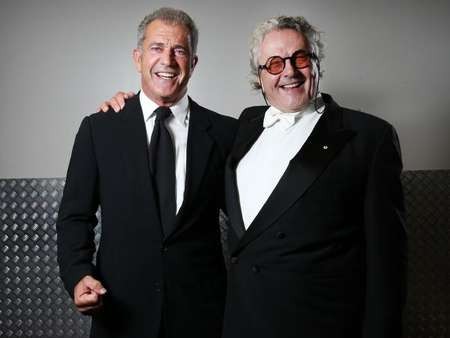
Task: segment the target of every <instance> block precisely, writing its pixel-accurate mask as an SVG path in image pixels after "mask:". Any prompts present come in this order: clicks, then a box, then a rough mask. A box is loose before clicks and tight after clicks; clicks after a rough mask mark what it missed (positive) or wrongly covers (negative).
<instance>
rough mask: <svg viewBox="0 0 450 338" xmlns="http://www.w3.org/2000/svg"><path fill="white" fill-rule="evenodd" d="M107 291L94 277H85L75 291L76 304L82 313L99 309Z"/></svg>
mask: <svg viewBox="0 0 450 338" xmlns="http://www.w3.org/2000/svg"><path fill="white" fill-rule="evenodd" d="M105 293H106V289H105V288H104V287H103V285H102V284H101V283H100V281H98V280H96V279H95V278H93V277H92V276H85V277H83V278H82V279H81V280H80V281H79V282H78V284H77V285H76V286H75V289H74V303H75V306H76V307H77V309H78V310H79V311H80V312H83V313H84V312H87V311H91V310H94V309H98V308H100V307H101V306H102V296H103V295H104V294H105Z"/></svg>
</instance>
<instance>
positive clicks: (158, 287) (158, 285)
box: [154, 282, 161, 292]
mask: <svg viewBox="0 0 450 338" xmlns="http://www.w3.org/2000/svg"><path fill="white" fill-rule="evenodd" d="M154 285H155V291H156V292H161V284H160V283H158V282H156V283H155V284H154Z"/></svg>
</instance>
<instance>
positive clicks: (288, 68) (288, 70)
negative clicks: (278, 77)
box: [282, 59, 299, 77]
mask: <svg viewBox="0 0 450 338" xmlns="http://www.w3.org/2000/svg"><path fill="white" fill-rule="evenodd" d="M298 72H299V70H298V69H297V68H295V67H294V66H293V65H292V60H291V59H287V60H285V64H284V69H283V73H282V76H285V77H289V76H293V75H294V74H297V73H298Z"/></svg>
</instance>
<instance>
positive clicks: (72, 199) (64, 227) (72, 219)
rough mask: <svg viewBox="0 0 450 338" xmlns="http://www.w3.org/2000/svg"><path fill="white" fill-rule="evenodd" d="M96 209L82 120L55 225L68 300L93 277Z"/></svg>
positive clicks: (88, 136)
mask: <svg viewBox="0 0 450 338" xmlns="http://www.w3.org/2000/svg"><path fill="white" fill-rule="evenodd" d="M98 205H99V193H98V170H97V162H96V157H95V151H94V145H93V140H92V130H91V122H90V118H89V117H86V118H85V119H84V120H83V121H82V123H81V126H80V129H79V131H78V133H77V136H76V138H75V144H74V146H73V150H72V156H71V159H70V164H69V169H68V172H67V176H66V184H65V188H64V194H63V198H62V201H61V205H60V208H59V213H58V221H57V224H56V228H57V234H58V238H57V244H58V263H59V268H60V275H61V278H62V280H63V282H64V285H65V287H66V289H67V291H68V292H69V294H70V296H71V297H72V298H73V291H74V287H75V285H76V284H77V283H78V281H79V280H80V279H81V278H83V277H84V276H86V275H95V274H94V270H95V269H94V265H93V263H92V260H93V254H94V252H95V243H94V235H95V234H94V227H95V225H96V224H97V222H98V221H97V218H96V216H95V213H96V211H97V208H98Z"/></svg>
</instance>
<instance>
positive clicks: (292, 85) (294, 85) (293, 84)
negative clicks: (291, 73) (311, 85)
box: [281, 82, 300, 88]
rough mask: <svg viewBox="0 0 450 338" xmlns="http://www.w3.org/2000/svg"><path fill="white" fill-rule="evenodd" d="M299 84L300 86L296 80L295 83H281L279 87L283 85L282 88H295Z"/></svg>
mask: <svg viewBox="0 0 450 338" xmlns="http://www.w3.org/2000/svg"><path fill="white" fill-rule="evenodd" d="M299 86H300V83H299V82H297V83H291V84H287V85H283V86H281V87H283V88H295V87H299Z"/></svg>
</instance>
